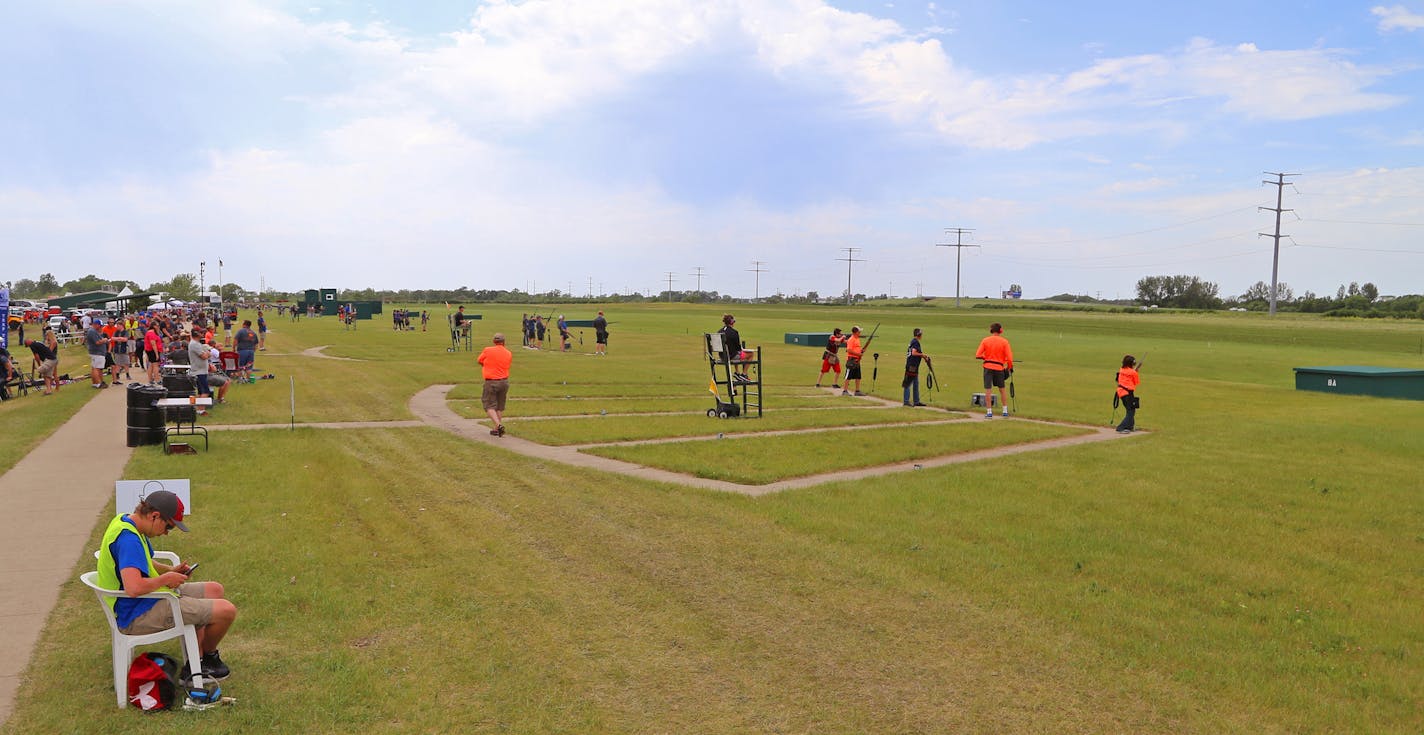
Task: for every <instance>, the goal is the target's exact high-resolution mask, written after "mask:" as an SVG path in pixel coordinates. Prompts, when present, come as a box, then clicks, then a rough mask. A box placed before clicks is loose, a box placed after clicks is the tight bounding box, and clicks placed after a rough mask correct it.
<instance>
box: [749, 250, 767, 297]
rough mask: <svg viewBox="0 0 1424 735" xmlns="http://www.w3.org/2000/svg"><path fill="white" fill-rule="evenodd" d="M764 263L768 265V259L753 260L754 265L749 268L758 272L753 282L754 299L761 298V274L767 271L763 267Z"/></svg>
mask: <svg viewBox="0 0 1424 735" xmlns="http://www.w3.org/2000/svg"><path fill="white" fill-rule="evenodd" d="M764 265H766V261H764V260H753V261H752V267H750V268H748V269H747V270H749V271H751V272H753V273H755V274H756V277H755V280H754V281H753V282H752V301H760V300H761V274H763V273H765V272H766V270H765V269H764V268H762V266H764Z"/></svg>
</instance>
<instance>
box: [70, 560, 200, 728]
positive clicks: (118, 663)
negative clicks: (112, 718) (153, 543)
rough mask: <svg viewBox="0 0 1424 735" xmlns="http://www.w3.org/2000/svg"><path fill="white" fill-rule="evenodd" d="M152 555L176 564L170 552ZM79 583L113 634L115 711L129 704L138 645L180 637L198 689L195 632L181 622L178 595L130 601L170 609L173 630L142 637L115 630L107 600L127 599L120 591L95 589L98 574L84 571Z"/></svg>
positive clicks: (154, 595)
mask: <svg viewBox="0 0 1424 735" xmlns="http://www.w3.org/2000/svg"><path fill="white" fill-rule="evenodd" d="M153 556H154V558H156V559H162V560H164V561H167V562H169V563H172V564H177V563H178V555H177V554H174V553H172V552H170V551H155V552H153ZM79 580H80V581H81V582H83V583H84V584H86V585H88V586H89V589H91V590H94V594H95V595H96V596H97V597H98V598H99V607H102V608H104V619H105V620H108V621H109V630H110V631H111V632H112V633H113V657H114V695H115V696H116V697H117V698H118V701H119V709H124V708H125V707H127V706H128V705H129V691H128V690H129V687H128V679H129V666H130V665H131V664H132V663H133V659H134V649H135V648H137V647H139V646H147V645H150V644H153V643H161V642H163V641H166V640H169V639H171V638H182V639H183V648H184V650H185V652H186V653H187V656H188V668H189V671H190V673H192V675H193V686H195V687H201V686H202V685H203V680H202V664H201V662H200V660H199V653H198V629H197V628H196V627H194V626H192V625H188V624H185V623H184V622H183V611H182V610H181V609H180V608H179V606H178V595H175V594H173V593H172V592H150V593H148V594H146V595H139V596H138V597H135V598H131V599H155V600H160V601H161V602H159V604H163V602H162V601H166V602H167V604H169V605H172V606H173V627H172V628H169V629H167V630H160V631H158V632H157V633H148V634H146V635H129V634H127V633H124V632H122V631H120V630H119V624H118V621H117V620H115V619H114V611H113V609H112V608H110V607H109V603H108V600H107V598H110V597H128V595H127V594H126V593H125V592H124V591H123V590H107V589H104V588H103V587H100V586H99V573H98V572H97V571H95V572H85V573H83V574H81V575H79Z"/></svg>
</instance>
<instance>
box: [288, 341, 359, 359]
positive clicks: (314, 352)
mask: <svg viewBox="0 0 1424 735" xmlns="http://www.w3.org/2000/svg"><path fill="white" fill-rule="evenodd" d="M330 346H331V345H321V346H320V347H308V348H306V349H305V350H302V357H320V358H322V359H324V360H346V361H347V362H365V360H357V359H356V358H354V357H337V356H336V355H328V354H326V353H325V352H322V350H324V349H326V348H328V347H330Z"/></svg>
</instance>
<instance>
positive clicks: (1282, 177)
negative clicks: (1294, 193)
mask: <svg viewBox="0 0 1424 735" xmlns="http://www.w3.org/2000/svg"><path fill="white" fill-rule="evenodd" d="M1263 173H1265V174H1266V175H1267V176H1274V177H1276V180H1275V181H1265V180H1262V181H1261V183H1262V184H1270V185H1272V186H1274V187H1276V206H1275V207H1274V208H1273V207H1257V208H1256V211H1258V212H1259V211H1261V210H1265V211H1267V212H1275V213H1276V232H1275V234H1267V233H1264V232H1259V233H1256V234H1257V235H1258V236H1260V237H1269V238H1271V239H1273V240H1275V246H1274V247H1272V248H1271V315H1272V316H1275V313H1276V275H1277V273H1278V272H1279V271H1280V267H1281V237H1283V235H1281V212H1293V211H1295V210H1293V209H1281V198H1282V195H1283V194H1284V193H1285V190H1286V184H1289V183H1291V182H1289V181H1286V177H1287V176H1299V175H1300V174H1278V173H1272V172H1270V171H1265V172H1263Z"/></svg>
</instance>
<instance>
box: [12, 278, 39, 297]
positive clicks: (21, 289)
mask: <svg viewBox="0 0 1424 735" xmlns="http://www.w3.org/2000/svg"><path fill="white" fill-rule="evenodd" d="M10 296H11V298H17V299H35V298H40V297H42V296H44V294H42V293H40V289H39V284H37V283H35V282H34V281H31V280H30V279H28V278H21V279H20V280H18V281H15V282H14V283H12V284H10Z"/></svg>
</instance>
